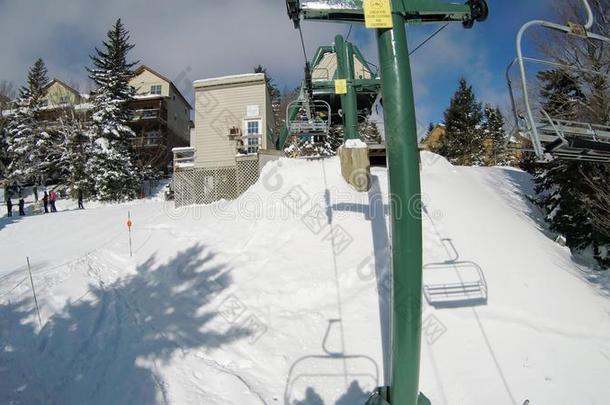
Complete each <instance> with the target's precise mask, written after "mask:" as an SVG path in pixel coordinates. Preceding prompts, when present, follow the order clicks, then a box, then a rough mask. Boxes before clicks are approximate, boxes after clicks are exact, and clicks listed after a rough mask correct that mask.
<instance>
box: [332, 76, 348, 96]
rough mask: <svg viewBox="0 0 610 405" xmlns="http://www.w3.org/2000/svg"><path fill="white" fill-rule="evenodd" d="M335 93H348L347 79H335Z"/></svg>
mask: <svg viewBox="0 0 610 405" xmlns="http://www.w3.org/2000/svg"><path fill="white" fill-rule="evenodd" d="M335 94H347V80H345V79H341V80H335Z"/></svg>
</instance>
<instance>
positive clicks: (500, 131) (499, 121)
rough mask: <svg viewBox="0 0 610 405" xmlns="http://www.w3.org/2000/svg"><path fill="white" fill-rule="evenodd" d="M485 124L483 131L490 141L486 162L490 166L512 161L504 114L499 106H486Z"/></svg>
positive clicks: (507, 163)
mask: <svg viewBox="0 0 610 405" xmlns="http://www.w3.org/2000/svg"><path fill="white" fill-rule="evenodd" d="M484 115H485V124H484V125H483V130H484V131H483V133H484V136H485V139H486V141H487V142H488V145H489V147H488V149H487V150H486V153H487V156H486V163H487V164H488V165H489V166H506V165H509V164H510V163H511V159H510V156H509V152H508V147H507V137H506V131H505V130H504V116H503V115H502V112H501V111H500V108H498V107H495V108H494V107H492V106H491V105H487V106H485V110H484Z"/></svg>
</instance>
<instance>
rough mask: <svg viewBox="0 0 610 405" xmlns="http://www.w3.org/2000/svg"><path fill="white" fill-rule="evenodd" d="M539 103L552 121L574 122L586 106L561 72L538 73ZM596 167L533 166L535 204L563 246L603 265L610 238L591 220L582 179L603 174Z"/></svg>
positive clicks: (589, 193)
mask: <svg viewBox="0 0 610 405" xmlns="http://www.w3.org/2000/svg"><path fill="white" fill-rule="evenodd" d="M538 78H539V79H540V80H541V82H542V86H541V89H540V99H541V106H542V108H543V109H544V110H545V111H547V112H548V113H549V114H550V115H552V116H553V117H554V118H560V119H566V120H570V119H572V120H574V119H576V118H577V117H578V116H579V111H580V110H581V108H582V105H585V104H586V103H587V100H586V97H585V96H584V93H583V91H582V90H581V88H580V83H579V81H578V78H577V77H575V76H572V75H569V74H567V73H565V72H563V71H558V70H555V71H549V72H541V73H539V74H538ZM603 169H604V168H603V167H602V166H600V165H599V164H595V163H588V162H578V161H565V160H560V159H556V160H553V161H552V162H549V163H543V164H534V165H533V174H534V182H535V185H536V187H535V191H536V198H535V202H536V203H537V205H539V206H540V207H541V208H542V209H543V210H544V212H545V215H546V220H547V222H548V223H549V227H550V229H551V230H552V231H554V232H557V233H559V234H561V235H564V236H565V237H566V240H567V245H568V246H569V247H570V248H571V249H574V250H576V251H582V250H584V249H586V248H589V247H591V248H592V249H593V251H594V253H595V255H596V258H597V259H598V262H599V263H600V264H603V265H609V264H610V263H608V258H607V257H604V256H603V255H602V253H601V251H602V250H603V247H604V246H606V247H607V246H608V245H610V238H608V236H607V235H604V234H603V233H601V232H599V229H597V228H596V226H595V224H594V223H593V222H592V220H591V215H590V213H589V210H588V209H589V206H590V202H591V201H592V199H593V198H594V193H595V190H594V189H593V188H592V187H591V185H590V184H588V183H587V182H586V181H584V179H583V176H588V175H591V176H592V177H593V178H594V177H597V175H595V173H598V172H600V171H602V172H603Z"/></svg>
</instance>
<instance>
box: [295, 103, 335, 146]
mask: <svg viewBox="0 0 610 405" xmlns="http://www.w3.org/2000/svg"><path fill="white" fill-rule="evenodd" d="M293 111H297V114H296V116H295V117H294V119H293V118H292V117H291V116H290V115H291V114H290V113H291V112H293ZM331 112H332V111H331V107H330V104H328V103H327V102H326V101H324V100H309V99H304V100H297V101H293V102H292V103H290V104H289V105H288V108H287V112H286V126H287V128H288V132H289V135H290V136H296V137H303V136H313V137H327V136H328V133H329V131H330V124H331Z"/></svg>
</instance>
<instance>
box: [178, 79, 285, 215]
mask: <svg viewBox="0 0 610 405" xmlns="http://www.w3.org/2000/svg"><path fill="white" fill-rule="evenodd" d="M273 125H274V115H273V106H272V103H271V96H270V94H269V87H268V86H267V82H266V80H265V75H264V74H262V73H253V74H244V75H236V76H225V77H217V78H212V79H206V80H198V81H196V82H195V129H194V130H193V132H192V136H191V147H189V148H174V166H175V172H174V179H173V182H172V187H173V191H174V198H175V203H176V206H178V207H179V206H184V205H192V204H209V203H212V202H214V201H218V200H221V199H226V200H232V199H235V198H237V197H238V196H239V195H241V194H242V193H243V192H245V191H246V190H247V189H248V188H249V187H250V186H251V185H253V184H254V183H255V182H256V181H257V179H258V177H259V173H260V170H261V169H262V167H263V166H264V165H265V163H267V162H268V161H270V160H274V159H277V158H278V157H279V155H280V154H283V153H281V152H278V151H275V150H274V142H273V130H272V128H273ZM270 149H273V150H270Z"/></svg>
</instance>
